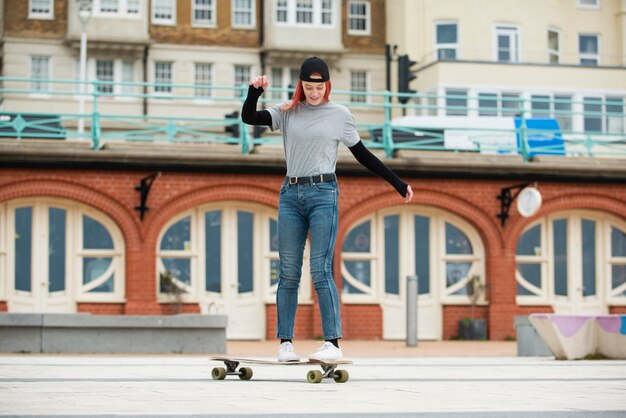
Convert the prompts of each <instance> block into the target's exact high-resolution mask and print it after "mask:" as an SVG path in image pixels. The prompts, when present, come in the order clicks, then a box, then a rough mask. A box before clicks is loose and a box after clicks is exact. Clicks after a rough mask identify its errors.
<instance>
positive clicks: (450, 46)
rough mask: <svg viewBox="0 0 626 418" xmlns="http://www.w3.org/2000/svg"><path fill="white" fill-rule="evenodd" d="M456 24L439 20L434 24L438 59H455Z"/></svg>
mask: <svg viewBox="0 0 626 418" xmlns="http://www.w3.org/2000/svg"><path fill="white" fill-rule="evenodd" d="M458 42H459V40H458V25H457V23H455V22H439V23H436V24H435V51H436V53H437V56H436V60H438V61H445V60H447V61H454V60H456V59H457V49H458Z"/></svg>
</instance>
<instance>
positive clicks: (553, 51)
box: [548, 29, 561, 64]
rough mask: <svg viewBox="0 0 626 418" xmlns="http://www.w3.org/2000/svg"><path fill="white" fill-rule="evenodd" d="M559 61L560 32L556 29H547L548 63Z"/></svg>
mask: <svg viewBox="0 0 626 418" xmlns="http://www.w3.org/2000/svg"><path fill="white" fill-rule="evenodd" d="M560 62H561V32H559V31H558V30H556V29H548V63H550V64H558V63H560Z"/></svg>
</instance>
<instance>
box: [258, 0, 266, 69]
mask: <svg viewBox="0 0 626 418" xmlns="http://www.w3.org/2000/svg"><path fill="white" fill-rule="evenodd" d="M260 7H261V10H260V12H259V17H260V20H261V24H260V25H259V61H260V63H261V74H265V58H266V52H265V50H264V47H265V45H264V43H265V0H261V6H260Z"/></svg>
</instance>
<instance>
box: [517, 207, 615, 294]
mask: <svg viewBox="0 0 626 418" xmlns="http://www.w3.org/2000/svg"><path fill="white" fill-rule="evenodd" d="M556 219H566V220H567V221H568V231H570V228H571V225H570V224H571V220H572V219H576V220H577V222H578V221H580V220H582V219H590V220H593V221H594V222H596V237H597V238H598V241H597V243H596V245H597V254H596V257H597V258H596V262H597V263H596V264H597V266H596V296H597V297H598V298H600V301H599V303H601V304H602V303H604V304H607V305H611V306H626V296H621V297H615V296H613V295H612V293H613V289H612V280H611V268H610V267H611V265H612V264H613V263H620V264H621V263H623V262H626V259H621V258H613V257H611V252H610V248H611V235H610V233H611V227H613V226H614V227H617V228H618V229H621V230H622V231H626V223H625V222H624V221H623V220H619V219H617V218H616V217H614V216H612V215H608V214H606V213H604V212H597V211H563V212H557V213H554V214H550V215H548V216H545V217H543V218H541V219H539V220H537V221H535V222H532V223H531V224H529V225H528V226H527V227H526V228H524V230H523V231H522V232H521V234H520V237H521V236H522V234H524V233H525V232H526V231H528V230H529V229H531V228H533V227H535V226H537V225H539V227H540V246H541V250H540V252H539V254H536V255H532V256H529V255H523V256H519V255H517V254H516V255H515V264H516V265H517V263H519V262H521V263H532V264H540V269H541V283H542V287H541V288H536V287H535V286H532V285H531V284H530V283H528V282H526V283H524V282H525V281H524V280H523V278H522V277H521V275H520V273H519V271H518V270H517V266H516V268H515V283H516V285H517V284H520V285H522V286H523V287H527V288H528V287H531V288H532V289H529V290H531V291H535V292H536V293H537V295H517V292H516V295H515V300H516V303H517V304H518V305H520V306H536V305H550V304H554V303H558V302H563V301H564V300H565V298H566V297H565V296H558V295H554V260H553V259H552V258H551V255H550V253H551V251H552V249H553V247H554V242H553V240H552V238H551V235H552V234H551V231H552V222H553V221H554V220H556ZM599 231H602V237H599V236H598V232H599ZM571 235H573V234H568V240H567V248H568V257H569V255H571V247H572V240H579V239H580V238H579V237H576V236H571ZM600 238H602V239H603V240H602V241H600V240H599V239H600ZM518 240H519V237H518ZM515 248H516V249H517V243H516V246H515ZM516 253H517V250H516ZM570 262H571V260H570V259H569V258H568V267H569V263H570ZM569 279H570V278H569V277H568V284H569ZM570 291H571V289H570V288H569V286H568V297H569V292H570Z"/></svg>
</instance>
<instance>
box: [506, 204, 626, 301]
mask: <svg viewBox="0 0 626 418" xmlns="http://www.w3.org/2000/svg"><path fill="white" fill-rule="evenodd" d="M625 231H626V224H624V221H623V220H618V219H616V218H614V217H612V216H609V215H605V214H602V213H599V212H591V211H584V212H582V211H581V212H563V213H557V214H553V215H550V216H549V217H545V218H543V219H540V220H539V221H537V222H535V223H533V224H531V225H530V226H528V227H527V228H526V229H525V230H524V232H523V233H522V234H521V235H520V238H519V239H518V241H517V250H516V264H517V269H516V283H517V292H516V293H517V303H518V304H528V305H532V304H546V303H548V304H553V305H554V306H556V307H561V308H563V307H564V306H563V304H565V305H566V306H565V307H567V308H569V309H568V311H569V312H572V313H577V312H581V311H580V310H579V309H580V307H581V306H582V304H583V303H585V304H590V303H592V304H593V303H596V304H597V307H598V310H600V311H601V310H602V308H603V307H605V306H606V304H607V303H613V304H619V305H626V232H625Z"/></svg>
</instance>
